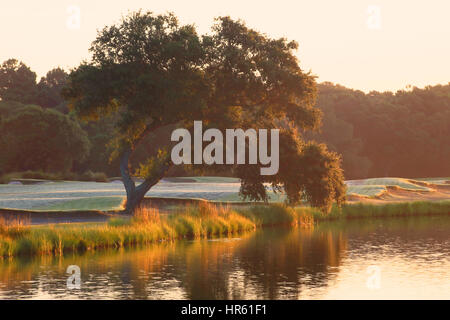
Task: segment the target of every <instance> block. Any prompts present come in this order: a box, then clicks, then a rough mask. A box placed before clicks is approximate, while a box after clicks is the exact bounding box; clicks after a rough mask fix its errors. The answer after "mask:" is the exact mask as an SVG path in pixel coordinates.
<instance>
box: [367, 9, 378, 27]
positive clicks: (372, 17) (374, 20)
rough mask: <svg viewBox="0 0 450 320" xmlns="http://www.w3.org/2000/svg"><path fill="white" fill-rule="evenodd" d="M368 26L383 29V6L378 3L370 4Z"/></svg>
mask: <svg viewBox="0 0 450 320" xmlns="http://www.w3.org/2000/svg"><path fill="white" fill-rule="evenodd" d="M367 15H368V17H367V21H366V23H367V28H369V29H370V30H380V29H381V8H380V6H377V5H370V6H368V7H367Z"/></svg>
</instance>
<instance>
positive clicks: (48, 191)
mask: <svg viewBox="0 0 450 320" xmlns="http://www.w3.org/2000/svg"><path fill="white" fill-rule="evenodd" d="M449 180H450V179H449V178H434V179H433V178H424V179H416V180H412V179H402V178H376V179H364V180H351V181H347V186H348V190H347V193H348V196H349V200H350V201H360V202H366V201H369V202H387V201H414V200H444V199H450V183H449V182H450V181H449ZM239 187H240V183H239V180H238V179H235V178H221V177H179V178H168V179H165V180H162V181H160V182H159V183H158V184H157V185H156V186H155V187H153V188H152V190H150V191H149V192H148V193H147V196H148V197H167V198H196V199H205V200H210V201H224V202H237V201H242V199H241V198H240V197H239V194H238V192H239ZM269 196H270V201H271V202H282V201H283V200H284V196H283V195H280V194H274V193H270V194H269ZM124 197H125V190H124V187H123V184H122V182H121V181H119V180H117V181H113V182H108V183H99V182H68V181H67V182H52V181H48V182H40V183H36V184H19V183H17V184H8V185H0V208H3V209H22V210H35V211H44V212H49V211H77V210H100V211H110V210H118V209H120V208H121V205H122V203H123V200H124Z"/></svg>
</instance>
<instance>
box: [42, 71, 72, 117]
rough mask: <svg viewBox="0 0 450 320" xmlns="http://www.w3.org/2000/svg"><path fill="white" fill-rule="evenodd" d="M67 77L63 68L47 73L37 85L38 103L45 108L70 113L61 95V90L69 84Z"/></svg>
mask: <svg viewBox="0 0 450 320" xmlns="http://www.w3.org/2000/svg"><path fill="white" fill-rule="evenodd" d="M67 76H68V75H67V73H66V72H65V71H64V70H63V69H61V68H55V69H52V70H50V71H49V72H47V74H46V75H45V77H42V78H41V80H40V81H39V83H38V85H37V89H38V94H37V99H36V103H37V104H38V105H40V106H41V107H44V108H58V109H64V110H66V111H68V110H67V107H66V104H65V101H64V98H63V97H62V95H61V90H62V88H64V86H65V85H66V82H67Z"/></svg>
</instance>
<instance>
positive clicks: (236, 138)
mask: <svg viewBox="0 0 450 320" xmlns="http://www.w3.org/2000/svg"><path fill="white" fill-rule="evenodd" d="M268 131H270V154H269V148H268ZM279 133H280V130H279V129H270V130H268V129H259V130H258V131H257V130H255V129H247V130H245V131H244V130H243V129H226V130H225V142H224V136H223V134H222V132H221V131H220V130H219V129H214V128H210V129H207V130H206V131H205V132H204V133H203V124H202V121H194V130H193V134H194V143H193V145H194V148H193V149H194V161H193V162H194V164H202V163H205V164H209V165H211V164H235V161H236V164H246V163H245V162H246V139H248V164H258V160H259V164H261V165H263V166H266V167H261V168H260V173H261V175H274V174H277V173H278V169H279V166H280V155H279V151H280V150H279V149H280V147H279ZM171 140H172V141H179V143H177V144H176V145H175V146H174V147H173V148H172V153H171V159H172V162H173V163H174V164H175V165H180V164H192V163H191V162H192V137H191V133H190V132H189V130H187V129H184V128H180V129H176V130H174V131H173V132H172V136H171ZM180 140H181V141H180ZM204 141H206V142H211V143H209V144H208V145H207V146H206V147H205V148H204V149H203V142H204ZM235 142H236V143H235ZM224 143H225V157H224ZM235 145H236V148H235Z"/></svg>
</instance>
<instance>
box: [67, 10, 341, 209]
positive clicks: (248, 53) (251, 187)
mask: <svg viewBox="0 0 450 320" xmlns="http://www.w3.org/2000/svg"><path fill="white" fill-rule="evenodd" d="M297 47H298V45H297V43H295V42H292V41H291V42H289V41H288V40H286V39H284V38H280V39H270V38H269V37H267V36H266V35H264V34H262V33H260V32H257V31H255V30H252V29H250V28H248V27H247V26H246V25H245V24H244V23H243V22H242V21H234V20H232V19H231V18H230V17H219V18H217V19H216V23H215V25H214V26H213V28H212V33H211V34H209V35H205V36H203V37H199V36H198V35H197V33H196V30H195V27H194V26H192V25H184V26H180V25H179V23H178V21H177V19H176V17H175V16H174V15H173V14H166V15H153V14H152V13H150V12H146V13H143V12H141V11H139V12H136V13H132V14H130V15H129V16H127V17H125V18H124V19H123V20H122V21H121V22H120V23H119V24H117V25H114V26H111V27H106V28H104V29H103V30H102V31H100V32H99V34H98V35H97V38H96V40H95V41H94V42H93V43H92V46H91V49H90V51H91V53H92V60H91V61H90V62H88V63H83V64H81V65H80V66H79V67H78V68H76V69H75V70H73V71H72V73H71V74H70V76H69V81H68V87H67V88H66V89H65V90H64V96H65V97H66V99H67V100H68V102H69V106H70V107H71V108H72V110H74V111H75V112H76V114H78V115H79V116H80V117H82V118H86V119H98V118H103V117H106V116H108V115H111V114H114V115H115V117H114V118H111V119H115V120H114V121H115V127H116V129H117V134H116V135H115V137H113V139H112V140H113V143H112V144H111V145H112V146H114V151H113V155H117V156H120V155H123V158H122V159H123V161H122V162H123V168H122V169H123V170H122V172H123V174H125V175H127V174H128V172H130V170H128V168H127V166H126V164H127V163H128V167H129V163H130V162H129V159H128V156H129V154H130V153H131V152H133V151H134V150H135V149H136V147H137V145H138V143H140V142H141V141H142V140H143V139H144V137H145V135H147V134H149V133H154V132H155V130H157V129H158V128H161V127H164V126H166V127H167V126H170V125H174V124H180V123H182V124H186V123H188V124H189V123H190V124H192V123H193V121H194V120H202V121H203V122H204V123H205V124H206V125H208V126H214V127H216V128H221V129H225V128H243V129H246V128H249V127H252V128H256V129H259V128H261V129H262V128H264V129H271V128H279V127H280V126H281V127H282V128H284V132H285V142H284V150H282V151H281V152H285V157H284V163H282V165H284V166H285V167H284V171H283V170H280V171H281V172H283V173H282V174H278V175H275V176H265V177H262V176H261V175H260V174H259V172H260V171H259V168H257V166H238V167H237V168H235V170H236V172H237V174H238V176H239V177H241V179H242V186H241V194H242V195H244V196H247V197H249V198H250V199H252V200H264V201H266V200H267V194H266V190H265V183H269V184H272V186H273V187H274V188H276V189H278V190H281V189H283V188H284V190H285V191H286V192H287V195H288V198H289V201H290V202H291V203H297V202H298V201H299V200H301V199H303V198H305V196H304V195H306V198H307V199H308V200H310V202H311V203H313V204H314V205H317V206H320V207H324V208H328V207H329V206H330V204H331V202H332V201H333V200H338V202H340V201H341V200H342V196H341V191H342V190H341V189H340V188H341V187H342V185H343V182H342V172H341V171H340V168H339V159H338V157H337V156H336V155H335V154H333V153H329V152H328V151H327V150H326V149H324V148H323V147H318V149H317V150H315V151H314V148H312V147H310V146H308V147H306V146H304V144H303V143H302V141H301V140H300V137H299V136H298V134H297V131H296V130H294V129H293V128H294V127H295V126H294V125H296V126H299V127H301V128H302V129H314V128H316V127H317V126H318V125H319V123H320V116H321V113H320V111H319V110H318V109H315V108H313V105H314V103H315V95H316V89H315V78H314V77H313V76H312V75H310V74H309V73H304V72H302V70H301V68H300V66H299V64H298V60H297V58H296V56H295V54H294V50H296V49H297ZM158 144H159V145H160V144H163V145H164V143H162V142H161V141H158ZM169 144H170V141H169V140H167V142H166V143H165V145H166V146H167V145H169ZM310 156H311V158H310ZM314 157H316V158H314ZM164 159H165V157H163V156H161V155H159V156H156V157H153V158H150V159H149V160H146V161H140V163H141V165H140V168H139V169H138V170H137V171H136V173H137V174H138V175H140V176H142V177H144V178H145V179H146V182H148V181H152V183H153V182H154V180H155V179H156V180H157V179H158V178H159V177H160V176H162V175H163V174H165V170H166V168H167V163H166V160H164ZM313 160H315V161H316V162H313ZM307 165H311V166H313V167H314V169H315V170H314V171H312V173H310V172H309V171H307V169H305V168H304V167H302V166H307ZM311 179H312V180H311ZM126 180H128V181H131V179H129V177H128V178H127V179H126ZM154 183H156V182H154ZM143 185H144V187H145V185H148V186H150V185H152V184H151V183H147V184H145V182H144V184H143ZM127 188H128V189H127V190H130V192H129V193H130V196H129V200H130V199H134V198H133V196H132V195H131V194H132V193H133V190H134V186H133V185H132V183H131V182H130V185H129V186H127ZM138 188H140V187H138ZM144 191H145V190H144ZM144 194H145V193H144ZM133 205H134V202H133Z"/></svg>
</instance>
